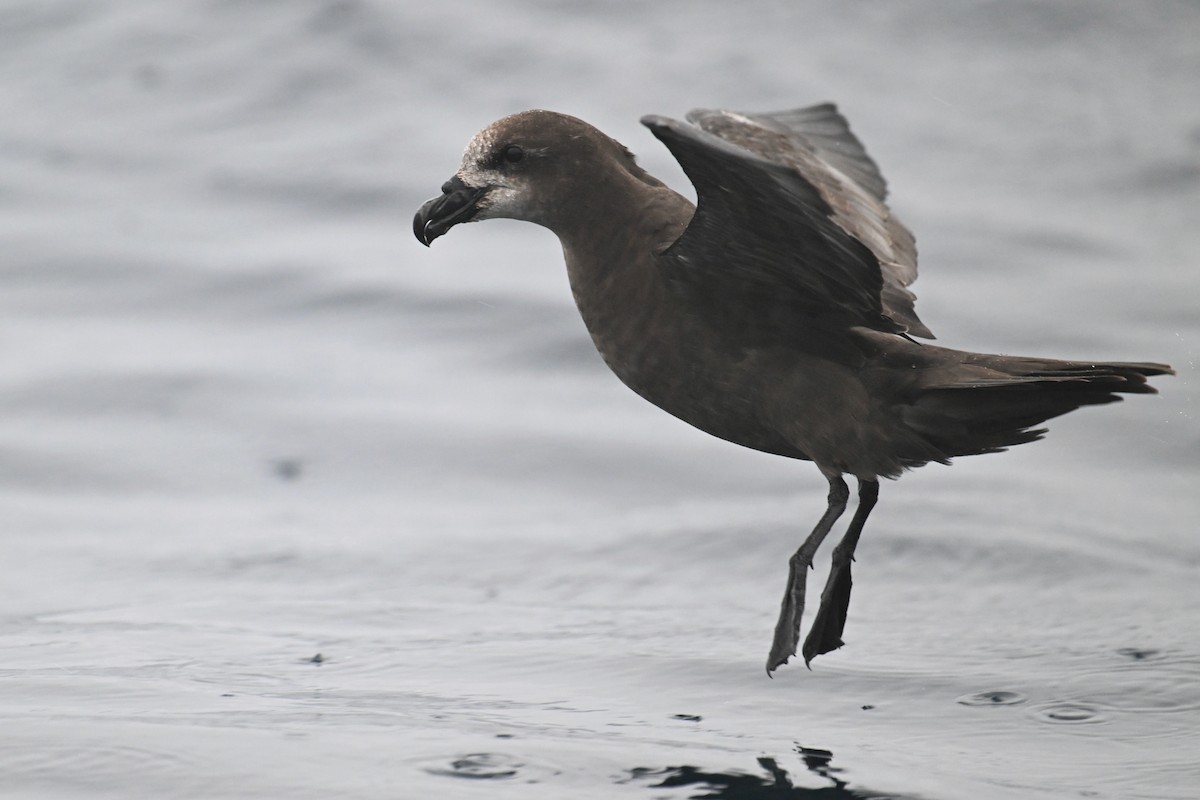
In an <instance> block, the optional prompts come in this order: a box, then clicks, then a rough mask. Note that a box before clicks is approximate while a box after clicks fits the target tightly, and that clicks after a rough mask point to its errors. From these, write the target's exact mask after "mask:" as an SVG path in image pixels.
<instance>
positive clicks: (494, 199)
mask: <svg viewBox="0 0 1200 800" xmlns="http://www.w3.org/2000/svg"><path fill="white" fill-rule="evenodd" d="M503 121H504V120H501V121H500V122H503ZM497 124H499V123H497ZM495 128H496V125H490V126H488V127H486V128H484V129H483V130H481V131H480V132H479V133H477V134H475V136H474V137H473V138H472V139H471V141H470V142H469V143H468V144H467V148H466V150H465V151H463V157H462V164H461V165H460V166H459V169H458V178H459V180H461V181H462V182H463V183H465V184H466V185H468V186H472V187H475V188H487V189H488V191H487V194H485V195H484V196H483V197H481V198H480V199H479V202H478V204H477V205H478V209H479V210H478V212H477V213H476V214H475V217H474V219H475V220H484V219H520V220H526V221H529V222H539V221H540V220H539V219H538V218H537V215H536V213H535V212H534V208H535V204H533V203H532V202H531V195H532V191H531V188H530V185H529V182H528V181H527V180H524V179H523V178H522V176H520V175H518V174H514V173H513V172H510V171H504V170H500V169H496V168H495V167H493V166H491V164H492V163H494V156H495V152H496V148H497V146H498V138H497V135H496V130H495Z"/></svg>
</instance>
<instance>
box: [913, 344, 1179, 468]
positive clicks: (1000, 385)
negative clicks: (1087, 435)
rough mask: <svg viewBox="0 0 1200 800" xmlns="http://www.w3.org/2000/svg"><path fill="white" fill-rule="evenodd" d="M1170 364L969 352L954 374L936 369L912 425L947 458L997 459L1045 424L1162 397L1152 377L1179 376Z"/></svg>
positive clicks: (920, 396) (1037, 433) (1037, 436)
mask: <svg viewBox="0 0 1200 800" xmlns="http://www.w3.org/2000/svg"><path fill="white" fill-rule="evenodd" d="M1174 374H1175V373H1174V370H1172V369H1171V368H1170V367H1169V366H1167V365H1166V364H1152V363H1138V362H1128V363H1126V362H1087V361H1058V360H1053V359H1045V358H1020V357H1015V356H995V355H983V354H976V353H961V360H960V361H959V363H958V364H956V365H955V366H954V367H953V368H952V369H950V370H934V371H933V372H932V374H930V375H929V378H930V381H929V382H928V383H926V382H922V383H923V385H922V386H921V391H920V392H919V394H918V396H917V397H916V399H915V400H914V401H913V402H912V404H911V405H909V406H908V407H906V408H905V410H904V421H905V422H906V423H907V424H908V426H909V427H910V428H911V429H913V430H914V431H916V432H917V433H919V434H920V435H921V436H922V438H924V439H925V440H926V441H927V442H928V443H929V444H930V445H932V446H933V447H934V448H935V449H936V450H937V451H939V452H941V453H943V454H944V456H945V458H943V459H941V460H945V459H948V458H952V457H954V456H967V455H978V454H981V453H995V452H998V451H1001V450H1005V449H1006V448H1008V447H1011V446H1013V445H1017V444H1024V443H1025V442H1032V441H1036V440H1037V439H1040V438H1042V435H1043V434H1045V432H1046V429H1045V428H1037V427H1035V426H1036V425H1038V424H1039V423H1041V422H1045V421H1046V420H1048V419H1051V418H1053V417H1057V416H1059V415H1061V414H1066V413H1067V412H1068V411H1074V410H1075V409H1077V408H1079V407H1081V406H1094V405H1103V404H1105V403H1113V402H1116V401H1118V400H1120V399H1121V397H1120V395H1121V394H1155V393H1156V390H1155V389H1154V387H1153V386H1151V385H1150V384H1148V383H1147V382H1146V379H1147V378H1149V377H1151V376H1154V375H1174Z"/></svg>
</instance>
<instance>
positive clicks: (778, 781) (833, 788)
mask: <svg viewBox="0 0 1200 800" xmlns="http://www.w3.org/2000/svg"><path fill="white" fill-rule="evenodd" d="M797 752H798V753H799V755H800V757H801V759H803V761H804V766H805V767H807V768H808V771H809V772H813V773H815V774H817V775H820V776H821V777H822V778H824V779H826V780H828V781H829V782H830V784H831V785H830V786H822V787H819V788H816V789H811V788H806V787H801V786H796V785H795V784H794V783H793V782H792V778H791V776H790V775H789V774H788V771H787V770H786V769H784V768H783V767H781V766H779V763H778V762H777V761H776V760H775V759H773V758H770V757H767V756H762V757H760V758H759V759H758V765H759V766H760V767H761V768H762V770H763V774H762V775H756V774H750V773H746V772H738V771H730V772H708V771H705V770H703V769H701V768H699V767H692V766H683V767H667V768H665V769H657V770H656V769H650V768H647V767H637V768H635V769H632V770H630V771H629V772H630V777H629V779H627V780H623V781H621V783H629V782H642V781H650V780H657V781H658V782H657V783H652V784H650V788H656V789H657V788H673V787H680V786H695V787H696V790H697V791H698V792H699V793H698V794H689V795H688V797H689V798H694V800H718V798H719V800H763V799H764V798H804V799H805V800H916V798H915V796H913V795H898V794H892V793H881V792H875V791H871V790H869V789H851V788H849V783H848V782H847V781H844V780H842V779H841V778H840V777H838V775H837V774H836V773H839V772H841V770H840V769H838V768H837V767H833V766H830V761H832V760H833V753H831V752H829V751H828V750H819V749H816V748H811V747H797Z"/></svg>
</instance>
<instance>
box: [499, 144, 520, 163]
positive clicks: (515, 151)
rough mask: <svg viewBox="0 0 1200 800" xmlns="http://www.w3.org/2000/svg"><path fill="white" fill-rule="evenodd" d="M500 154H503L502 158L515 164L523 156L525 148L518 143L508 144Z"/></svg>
mask: <svg viewBox="0 0 1200 800" xmlns="http://www.w3.org/2000/svg"><path fill="white" fill-rule="evenodd" d="M502 155H503V156H504V160H505V161H507V162H508V163H510V164H516V163H517V162H518V161H520V160H521V159H523V158H524V157H525V149H524V148H522V147H521V146H520V145H515V144H510V145H509V146H508V147H506V148H504V151H503V153H502Z"/></svg>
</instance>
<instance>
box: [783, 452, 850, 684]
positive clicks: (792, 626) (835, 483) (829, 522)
mask: <svg viewBox="0 0 1200 800" xmlns="http://www.w3.org/2000/svg"><path fill="white" fill-rule="evenodd" d="M825 477H826V478H827V479H828V480H829V499H828V505H827V506H826V508H825V513H824V514H822V515H821V519H820V520H819V521H818V522H817V526H816V527H815V528H813V531H812V533H810V534H809V535H808V538H807V539H805V540H804V544H802V545H800V549H799V550H797V551H796V552H795V553H794V554H792V557H791V559H790V560H789V561H788V582H787V589H786V590H785V591H784V593H783V603H782V604H781V605H780V608H779V621H778V622H776V623H775V639H774V640H773V641H772V642H771V652H770V654H769V655H768V656H767V675H770V674H771V673H772V672H774V671H775V670H776V669H777V668H779V667H781V666H783V665H784V664H786V663H787V662H788V659H789V658H791V657H792V656H794V655H796V645H797V644H798V643H799V641H800V617H801V616H802V615H803V614H804V587H805V583H806V582H807V580H808V571H809V570H810V569H811V568H812V562H813V556H815V555H816V554H817V548H818V547H820V546H821V542H823V541H824V540H825V537H826V536H828V535H829V529H830V528H832V527H833V523H835V522H837V519H838V517H840V516H841V515H842V512H843V511H845V510H846V501H847V500H848V499H849V498H850V490H849V489H848V488H847V487H846V482H845V481H844V480H842V478H841V476H840V475H833V474H826V476H825Z"/></svg>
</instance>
